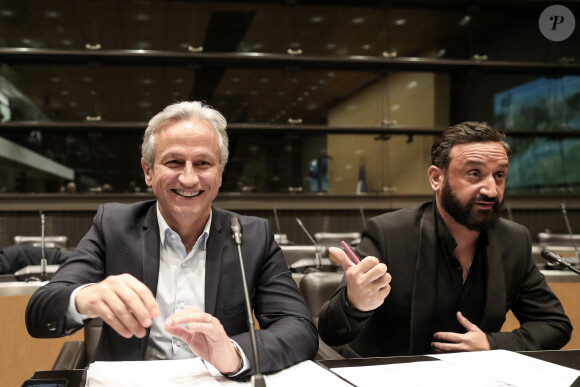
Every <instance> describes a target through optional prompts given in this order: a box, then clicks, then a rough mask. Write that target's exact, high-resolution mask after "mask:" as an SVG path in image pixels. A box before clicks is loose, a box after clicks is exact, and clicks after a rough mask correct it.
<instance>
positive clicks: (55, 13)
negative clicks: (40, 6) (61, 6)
mask: <svg viewBox="0 0 580 387" xmlns="http://www.w3.org/2000/svg"><path fill="white" fill-rule="evenodd" d="M44 16H46V17H49V18H51V19H55V18H57V17H60V12H58V11H46V12H45V13H44Z"/></svg>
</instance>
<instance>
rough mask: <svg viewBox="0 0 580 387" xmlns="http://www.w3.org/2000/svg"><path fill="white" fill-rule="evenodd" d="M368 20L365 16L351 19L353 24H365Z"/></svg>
mask: <svg viewBox="0 0 580 387" xmlns="http://www.w3.org/2000/svg"><path fill="white" fill-rule="evenodd" d="M365 21H366V19H365V18H364V17H360V16H359V17H354V18H352V19H351V20H350V22H351V23H352V24H363V23H364V22H365Z"/></svg>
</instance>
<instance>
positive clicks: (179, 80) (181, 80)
mask: <svg viewBox="0 0 580 387" xmlns="http://www.w3.org/2000/svg"><path fill="white" fill-rule="evenodd" d="M173 82H174V83H177V84H181V83H183V78H175V80H174V81H173Z"/></svg>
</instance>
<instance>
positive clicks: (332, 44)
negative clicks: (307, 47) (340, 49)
mask: <svg viewBox="0 0 580 387" xmlns="http://www.w3.org/2000/svg"><path fill="white" fill-rule="evenodd" d="M324 47H325V48H327V49H329V50H334V49H335V48H336V47H337V45H336V43H327V44H325V45H324Z"/></svg>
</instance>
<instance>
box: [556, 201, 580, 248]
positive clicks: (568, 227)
mask: <svg viewBox="0 0 580 387" xmlns="http://www.w3.org/2000/svg"><path fill="white" fill-rule="evenodd" d="M560 207H561V208H562V215H564V221H565V222H566V228H567V229H568V234H569V235H570V243H572V246H574V252H575V253H576V257H578V258H580V255H579V254H578V247H577V246H576V243H574V234H572V227H570V220H569V219H568V214H567V212H566V205H565V204H564V203H560Z"/></svg>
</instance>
